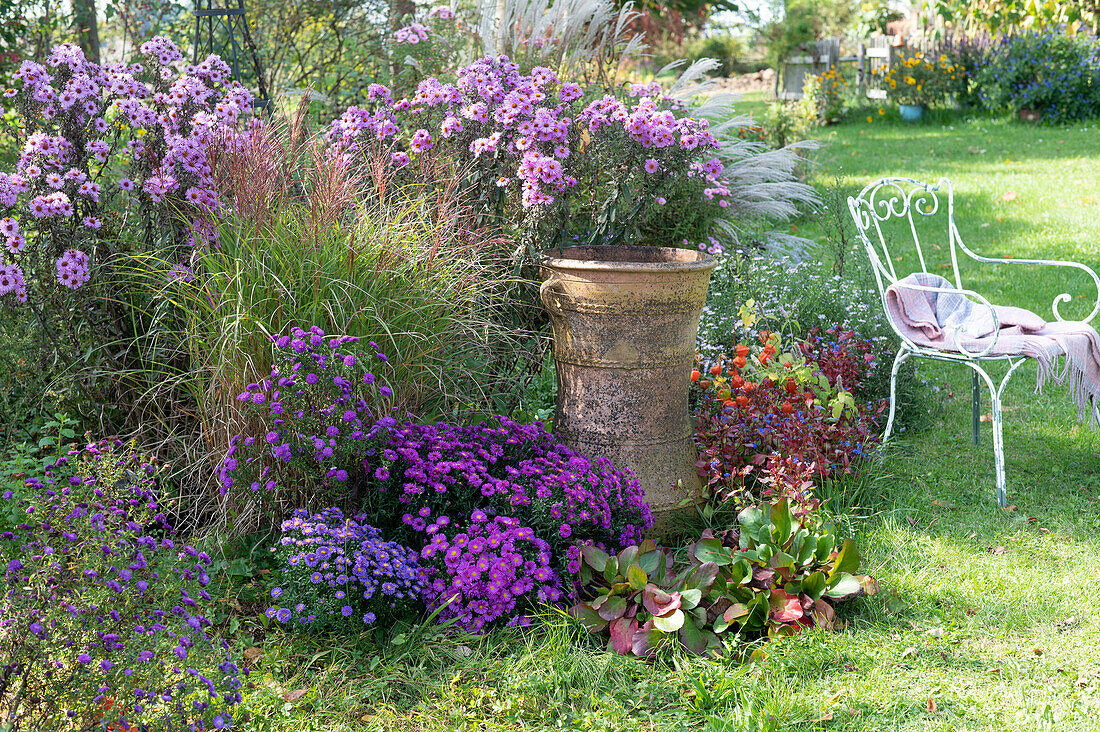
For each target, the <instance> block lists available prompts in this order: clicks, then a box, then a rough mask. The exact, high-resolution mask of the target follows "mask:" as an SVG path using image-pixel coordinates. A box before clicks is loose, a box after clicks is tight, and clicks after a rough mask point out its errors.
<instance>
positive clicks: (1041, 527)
mask: <svg viewBox="0 0 1100 732" xmlns="http://www.w3.org/2000/svg"><path fill="white" fill-rule="evenodd" d="M1039 531H1042V532H1043V533H1044V534H1049V533H1050V529H1048V528H1045V527H1043V526H1040V527H1039Z"/></svg>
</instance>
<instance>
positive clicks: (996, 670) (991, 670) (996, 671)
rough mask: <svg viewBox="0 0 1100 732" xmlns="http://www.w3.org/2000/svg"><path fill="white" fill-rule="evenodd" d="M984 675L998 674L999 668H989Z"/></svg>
mask: <svg viewBox="0 0 1100 732" xmlns="http://www.w3.org/2000/svg"><path fill="white" fill-rule="evenodd" d="M986 673H987V674H999V673H1001V667H1000V666H998V667H997V668H991V669H989V670H988V671H986Z"/></svg>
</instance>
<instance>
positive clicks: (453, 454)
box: [365, 417, 653, 592]
mask: <svg viewBox="0 0 1100 732" xmlns="http://www.w3.org/2000/svg"><path fill="white" fill-rule="evenodd" d="M378 457H379V458H380V459H378V460H376V461H375V462H374V463H373V464H374V465H375V467H374V470H373V473H372V474H373V477H374V479H375V480H376V481H378V485H379V490H378V491H377V492H373V491H372V492H370V493H369V494H368V498H367V503H368V506H369V508H367V509H365V510H366V511H367V513H368V515H369V516H370V517H371V520H372V521H374V522H375V524H376V525H378V526H382V527H385V526H386V523H385V522H386V520H387V518H388V517H392V516H403V517H405V518H406V519H407V520H403V521H402V524H401V526H397V527H394V538H396V539H398V540H399V541H403V542H406V543H408V544H409V545H411V546H413V547H414V548H415V547H416V546H417V544H416V542H417V541H418V539H417V537H416V534H417V533H419V532H422V531H426V530H427V528H428V524H427V519H426V518H425V516H430V515H436V516H445V515H448V514H449V515H452V516H454V515H461V514H464V513H465V512H467V511H473V510H475V509H482V510H485V511H491V512H492V514H493V515H496V516H507V517H513V518H516V519H518V520H519V522H520V524H521V525H522V526H526V527H530V528H531V529H532V530H533V531H534V533H535V535H536V536H537V537H538V538H539V539H540V540H541V541H545V542H546V543H547V544H548V546H549V549H550V554H551V560H552V563H553V565H554V568H555V571H557V572H559V573H561V574H563V575H564V574H565V573H566V572H568V573H569V574H572V573H573V571H574V570H572V569H570V568H569V567H570V565H572V564H574V563H575V561H576V559H577V556H578V552H577V549H576V547H575V545H576V543H577V542H587V543H592V544H596V545H598V546H600V547H605V548H608V549H610V550H617V549H618V548H620V547H623V546H627V545H630V544H633V543H636V542H638V541H641V538H642V535H643V533H644V532H645V529H647V528H649V527H650V526H652V525H653V518H652V515H651V513H650V509H649V504H648V503H647V502H646V500H645V492H644V491H643V490H642V488H641V486H640V485H639V483H638V481H637V479H636V478H635V477H634V476H633V475H632V474H631V473H629V472H624V471H621V470H618V469H616V468H615V467H614V466H613V465H612V464H611V462H610V461H608V460H607V459H606V458H598V459H595V460H593V459H591V458H588V457H586V456H584V455H581V454H579V453H577V452H575V451H573V450H571V449H570V448H568V447H566V446H565V445H563V444H561V443H560V442H559V441H558V440H557V438H555V437H554V436H553V435H551V434H550V433H548V432H547V431H546V429H545V427H544V426H543V425H542V424H531V425H524V424H517V423H516V422H513V421H512V420H509V419H507V418H504V417H499V418H498V424H493V423H488V422H483V423H480V424H476V425H470V426H456V425H449V424H444V423H439V424H418V423H406V424H402V425H400V426H399V427H398V428H397V429H396V430H395V431H394V432H393V436H392V438H391V439H390V440H389V442H388V443H387V444H386V445H385V447H384V449H383V450H382V451H381V454H380V455H379V456H378ZM410 529H411V532H410ZM567 589H568V591H569V592H572V588H567Z"/></svg>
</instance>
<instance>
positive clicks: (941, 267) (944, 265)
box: [936, 262, 951, 269]
mask: <svg viewBox="0 0 1100 732" xmlns="http://www.w3.org/2000/svg"><path fill="white" fill-rule="evenodd" d="M936 269H951V263H950V262H944V263H943V264H938V265H936Z"/></svg>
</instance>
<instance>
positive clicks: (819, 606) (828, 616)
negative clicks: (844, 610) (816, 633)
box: [810, 600, 836, 630]
mask: <svg viewBox="0 0 1100 732" xmlns="http://www.w3.org/2000/svg"><path fill="white" fill-rule="evenodd" d="M810 612H811V613H812V615H813V619H814V624H815V625H817V626H819V627H821V628H824V629H825V630H836V613H835V612H833V606H832V605H830V604H829V603H827V602H825V601H824V600H815V601H814V606H813V609H812V610H811V611H810Z"/></svg>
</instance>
